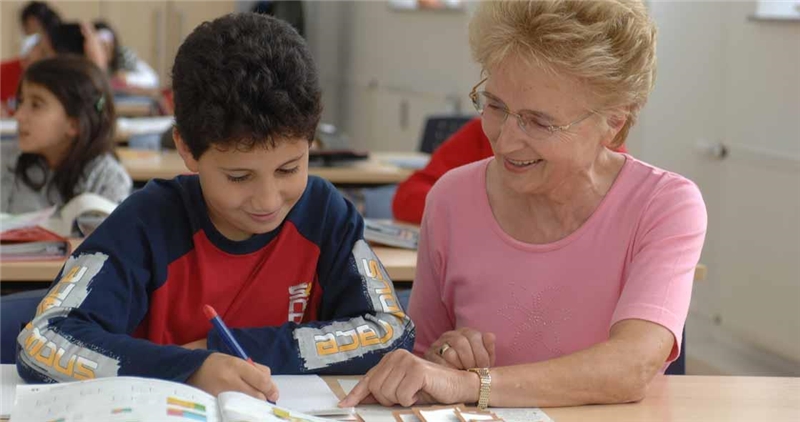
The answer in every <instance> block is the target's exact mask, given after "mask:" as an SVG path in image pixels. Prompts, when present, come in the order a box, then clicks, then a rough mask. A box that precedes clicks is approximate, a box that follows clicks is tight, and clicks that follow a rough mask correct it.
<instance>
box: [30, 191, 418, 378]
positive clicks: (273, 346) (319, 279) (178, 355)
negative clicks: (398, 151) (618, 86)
mask: <svg viewBox="0 0 800 422" xmlns="http://www.w3.org/2000/svg"><path fill="white" fill-rule="evenodd" d="M363 231H364V224H363V221H362V219H361V216H360V215H359V214H358V213H357V211H356V210H355V208H354V207H353V206H352V204H350V203H349V202H347V201H345V200H344V199H343V198H342V196H341V195H340V194H339V192H338V191H337V190H336V189H335V188H334V187H333V186H332V185H331V184H330V183H329V182H327V181H324V180H322V179H319V178H317V177H313V176H312V177H309V180H308V186H307V188H306V190H305V192H304V193H303V195H302V197H301V198H300V200H299V201H298V202H297V204H296V205H295V206H294V208H293V209H292V210H291V211H290V212H289V214H288V216H287V218H286V220H285V221H284V222H283V223H282V224H281V226H280V227H279V228H277V229H275V230H274V231H272V232H269V233H264V234H259V235H255V236H253V237H251V238H249V239H247V240H244V241H238V242H237V241H232V240H229V239H227V238H226V237H224V236H223V235H221V234H220V233H219V232H218V231H217V230H216V229H215V228H214V226H213V224H212V223H211V221H210V219H209V216H208V212H207V209H206V204H205V201H204V200H203V194H202V191H201V188H200V182H199V180H198V178H197V176H179V177H177V178H175V179H172V180H169V181H166V180H155V181H151V182H150V183H148V184H147V186H145V187H144V188H143V189H142V190H140V191H138V192H136V193H134V194H133V195H132V196H131V197H130V198H128V199H127V200H126V201H125V202H123V203H122V204H121V205H120V206H119V207H118V208H117V209H116V210H115V211H114V212H113V213H112V214H111V215H110V216H109V217H108V218H107V219H106V221H104V222H103V224H101V225H100V227H98V228H97V229H96V230H95V231H94V232H93V233H92V234H91V236H89V237H88V238H87V239H86V240H85V241H84V242H83V243H82V244H81V245H80V247H78V248H77V250H76V251H75V252H74V253H73V254H72V256H71V257H70V258H69V259H68V260H67V262H66V264H65V265H64V268H63V269H62V270H61V273H60V274H59V277H58V278H57V279H56V282H55V283H54V284H53V286H52V287H51V289H50V291H49V292H48V294H47V296H46V297H45V299H44V300H43V301H42V303H41V304H40V305H39V307H38V309H37V312H36V316H35V318H34V320H33V321H31V322H30V323H29V324H28V325H27V326H26V327H25V329H24V330H23V331H22V332H21V333H20V335H19V337H18V338H17V342H18V345H19V352H18V356H17V369H18V371H19V373H20V375H21V376H22V377H23V378H24V379H25V380H26V381H28V382H59V381H74V380H81V379H90V378H96V377H108V376H122V375H131V376H143V377H152V378H160V379H166V380H173V381H185V380H186V379H187V378H188V377H189V376H190V375H192V374H193V373H194V372H195V371H196V370H197V369H199V368H200V366H201V365H202V363H203V362H204V360H205V359H206V358H207V357H208V356H209V355H210V354H211V353H212V352H214V351H221V352H224V353H228V354H233V351H231V350H228V349H227V348H226V346H225V344H224V343H223V342H222V341H221V339H220V337H219V335H218V333H217V332H216V331H215V330H214V329H213V328H212V326H211V324H210V323H209V322H208V320H207V319H206V317H205V316H204V315H203V305H205V304H209V305H211V306H213V307H214V308H215V309H216V310H217V312H218V313H219V315H220V316H221V317H222V319H223V320H224V321H225V322H226V323H227V325H228V326H229V327H230V328H231V329H232V330H231V331H232V332H233V334H234V336H235V337H236V338H237V340H238V341H239V343H240V344H241V345H242V347H243V348H244V350H246V351H247V352H248V353H249V354H250V356H251V357H252V358H253V359H254V360H255V361H257V362H259V363H261V364H263V365H267V366H269V367H270V368H271V370H272V373H273V374H306V373H316V374H363V373H365V372H366V371H367V370H368V369H369V368H371V367H372V366H374V365H375V364H376V363H378V361H379V360H380V359H381V357H383V355H384V354H386V353H388V352H389V351H391V350H394V349H397V348H403V349H408V350H410V349H411V348H412V346H413V344H414V324H413V323H412V322H411V320H410V319H409V318H408V316H406V314H405V313H404V312H403V310H402V309H401V307H400V305H399V303H398V301H397V298H396V296H395V294H394V288H393V286H392V282H391V280H390V279H389V277H388V275H387V274H386V271H385V269H384V268H383V266H382V265H381V264H380V262H379V261H378V259H377V258H376V256H375V254H374V253H373V252H372V250H371V249H370V247H369V246H368V245H367V244H366V242H365V241H364V239H363ZM202 338H207V340H208V349H209V350H188V349H184V348H182V347H180V345H182V344H186V343H190V342H192V341H196V340H198V339H202Z"/></svg>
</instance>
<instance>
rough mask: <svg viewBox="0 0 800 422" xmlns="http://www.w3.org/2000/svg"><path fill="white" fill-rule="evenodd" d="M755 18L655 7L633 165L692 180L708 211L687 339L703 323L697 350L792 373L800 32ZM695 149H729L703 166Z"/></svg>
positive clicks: (744, 6) (799, 238)
mask: <svg viewBox="0 0 800 422" xmlns="http://www.w3.org/2000/svg"><path fill="white" fill-rule="evenodd" d="M755 9H756V4H755V2H754V1H744V2H741V1H740V2H705V3H704V2H653V3H652V4H651V10H652V14H653V16H654V18H655V20H656V22H657V23H658V25H659V31H660V34H659V50H658V54H659V76H658V81H657V86H656V89H655V91H654V92H653V95H652V96H651V99H650V102H649V104H648V106H647V108H646V109H645V112H644V115H643V121H642V125H641V127H640V128H639V130H640V133H641V135H642V137H643V140H644V142H643V145H642V153H641V156H642V157H643V158H644V159H646V160H648V161H650V162H653V163H654V164H657V165H660V166H663V167H665V168H668V169H671V170H675V171H678V172H680V173H682V174H684V175H686V176H689V177H690V178H692V179H693V180H695V181H696V182H697V183H698V185H699V186H700V188H701V190H702V191H703V194H704V197H705V200H706V204H707V207H708V211H709V232H708V237H707V240H706V247H705V250H704V253H703V257H702V261H703V262H704V263H705V264H707V265H708V267H709V279H708V281H706V282H704V283H698V284H697V285H696V286H695V292H694V297H693V302H692V307H691V312H692V317H691V318H690V321H689V324H688V327H689V329H690V330H691V328H692V321H693V320H694V321H695V322H696V323H697V325H706V324H704V323H706V322H709V321H711V322H712V324H711V325H710V326H711V327H713V328H712V329H711V332H710V333H705V334H710V336H700V339H701V341H702V339H709V338H710V339H712V340H713V339H715V338H716V339H726V342H727V343H726V344H728V345H730V344H733V345H734V346H741V347H740V348H741V349H742V350H747V351H748V353H749V352H753V353H749V354H750V355H752V356H762V357H763V358H764V360H765V361H768V360H771V357H776V358H778V357H779V358H782V359H783V360H784V361H789V362H794V363H795V373H797V372H800V370H798V369H797V368H800V367H799V366H797V365H796V363H797V362H800V307H798V304H799V303H800V77H799V75H800V22H763V21H753V20H750V19H748V17H749V16H750V15H751V14H752V13H753V12H754V11H755ZM703 140H705V141H708V142H714V143H716V142H721V143H723V144H725V145H726V146H727V147H728V148H729V152H730V154H729V157H728V158H726V159H724V160H713V159H710V158H708V157H704V156H702V155H701V154H700V153H698V152H697V150H696V144H697V143H698V142H699V141H703ZM729 348H730V347H727V349H729ZM701 349H702V347H701ZM689 350H690V351H691V346H690V349H689ZM708 350H709V351H711V350H712V349H708ZM760 352H763V353H760ZM708 358H709V359H710V358H711V357H708ZM785 366H786V365H784V367H785ZM765 371H768V370H767V369H765ZM754 372H759V371H758V370H756V371H754ZM778 372H780V371H778ZM768 373H773V372H772V371H769V372H768Z"/></svg>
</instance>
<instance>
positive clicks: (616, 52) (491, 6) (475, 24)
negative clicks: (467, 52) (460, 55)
mask: <svg viewBox="0 0 800 422" xmlns="http://www.w3.org/2000/svg"><path fill="white" fill-rule="evenodd" d="M469 41H470V46H471V47H472V55H473V57H474V59H475V60H476V61H477V62H478V63H480V64H481V66H482V67H483V69H484V70H488V69H490V68H491V67H493V66H494V65H497V64H498V63H500V62H501V61H502V60H503V59H504V58H506V57H508V56H509V55H516V56H518V57H520V58H522V59H523V60H525V61H527V62H529V63H534V64H536V65H539V66H541V67H543V68H545V69H546V70H548V71H552V72H559V73H566V74H568V75H570V76H572V77H575V78H577V79H579V80H581V81H583V82H584V83H586V84H587V86H588V87H589V88H590V90H591V93H592V97H593V99H594V101H596V102H597V103H598V104H596V105H597V106H598V107H597V108H598V110H597V111H601V110H600V109H603V108H605V109H609V108H617V107H623V108H625V109H627V111H628V120H627V122H626V123H625V125H624V126H623V128H622V130H620V132H619V133H618V134H617V136H616V137H615V138H614V140H613V141H612V143H611V145H610V146H611V147H618V146H620V145H622V144H623V143H624V142H625V138H627V136H628V131H629V130H630V128H631V126H633V124H634V123H635V122H636V118H637V116H638V114H639V111H640V110H641V109H642V107H643V106H644V105H645V103H646V102H647V97H648V95H649V94H650V91H651V90H652V89H653V84H654V82H655V76H656V27H655V24H654V23H653V21H652V20H651V19H650V17H649V16H648V14H647V10H646V9H645V6H644V4H643V3H642V1H641V0H502V1H497V0H491V1H484V2H482V3H481V4H480V5H479V6H478V8H477V10H476V12H475V15H474V16H473V18H472V21H471V22H470V25H469Z"/></svg>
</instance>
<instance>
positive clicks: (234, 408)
mask: <svg viewBox="0 0 800 422" xmlns="http://www.w3.org/2000/svg"><path fill="white" fill-rule="evenodd" d="M218 403H219V412H220V416H221V419H222V421H223V422H287V421H291V422H328V421H330V419H323V418H320V417H316V416H311V415H306V414H303V413H301V412H298V411H296V410H289V409H286V408H284V407H279V406H273V405H271V404H269V402H266V401H264V400H258V399H255V398H253V397H250V396H248V395H247V394H243V393H238V392H234V391H226V392H224V393H222V394H220V395H219V397H218ZM14 422H16V421H14Z"/></svg>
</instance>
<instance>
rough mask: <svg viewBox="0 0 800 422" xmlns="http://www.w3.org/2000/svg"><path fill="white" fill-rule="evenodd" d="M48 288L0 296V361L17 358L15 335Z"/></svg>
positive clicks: (9, 360)
mask: <svg viewBox="0 0 800 422" xmlns="http://www.w3.org/2000/svg"><path fill="white" fill-rule="evenodd" d="M47 291H48V289H40V290H30V291H27V292H21V293H13V294H10V295H5V296H0V363H2V364H6V363H15V362H16V360H17V335H19V333H20V331H22V327H24V326H25V324H27V323H28V322H30V320H32V319H33V316H34V315H35V314H36V307H37V306H39V302H41V301H42V299H44V296H45V295H46V294H47Z"/></svg>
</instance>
